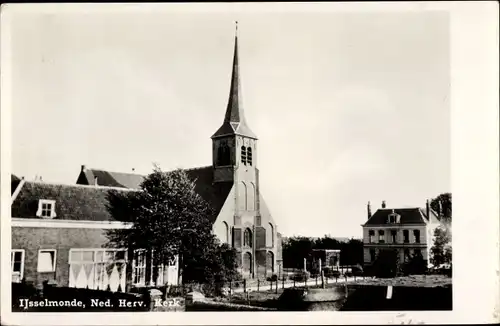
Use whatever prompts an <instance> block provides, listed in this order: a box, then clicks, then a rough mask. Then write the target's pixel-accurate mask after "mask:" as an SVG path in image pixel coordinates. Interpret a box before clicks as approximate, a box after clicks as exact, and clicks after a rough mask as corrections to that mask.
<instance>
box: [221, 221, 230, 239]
mask: <svg viewBox="0 0 500 326" xmlns="http://www.w3.org/2000/svg"><path fill="white" fill-rule="evenodd" d="M222 224H223V226H224V235H223V236H222V239H223V241H224V242H225V243H229V225H227V223H226V222H222Z"/></svg>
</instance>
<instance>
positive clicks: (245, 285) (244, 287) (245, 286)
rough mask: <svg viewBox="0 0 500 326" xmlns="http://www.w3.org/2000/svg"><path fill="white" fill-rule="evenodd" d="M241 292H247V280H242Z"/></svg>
mask: <svg viewBox="0 0 500 326" xmlns="http://www.w3.org/2000/svg"><path fill="white" fill-rule="evenodd" d="M243 292H247V279H246V278H244V279H243Z"/></svg>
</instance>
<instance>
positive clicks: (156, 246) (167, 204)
mask: <svg viewBox="0 0 500 326" xmlns="http://www.w3.org/2000/svg"><path fill="white" fill-rule="evenodd" d="M194 188H195V185H194V183H193V182H192V181H191V180H190V179H189V177H188V175H187V174H186V173H185V172H184V171H183V170H180V169H178V170H175V171H172V172H169V173H165V172H162V171H161V170H160V169H159V168H158V167H155V168H154V171H153V173H151V174H150V175H148V176H147V177H146V178H145V179H144V181H143V182H142V183H141V185H140V191H110V192H109V194H108V203H109V205H108V210H109V212H110V213H111V215H112V216H113V217H114V218H115V219H117V220H120V221H124V222H131V223H132V227H131V228H130V229H121V230H111V231H109V232H108V234H107V235H108V239H109V242H110V244H111V245H112V246H115V247H116V246H119V247H128V248H129V249H130V251H133V250H136V249H144V250H146V251H147V252H148V254H149V255H151V260H152V262H153V264H154V265H161V264H168V263H169V262H170V261H171V260H172V259H173V258H174V257H176V256H178V257H179V260H180V261H179V267H180V275H181V276H182V278H183V281H184V280H185V281H190V282H200V283H204V282H215V281H222V280H225V279H226V278H227V276H226V275H221V273H226V272H227V273H229V276H228V277H233V274H234V271H235V256H234V254H233V253H232V252H231V250H229V249H228V248H227V246H221V245H220V244H219V243H218V241H217V239H216V237H215V236H214V235H213V234H212V224H211V222H210V219H209V218H210V217H211V216H212V214H213V211H212V210H211V208H210V206H209V204H208V203H206V202H205V201H204V200H203V199H202V198H201V197H200V196H199V195H198V194H197V193H196V192H195V190H194ZM155 272H156V269H154V270H153V273H155ZM153 279H156V275H153Z"/></svg>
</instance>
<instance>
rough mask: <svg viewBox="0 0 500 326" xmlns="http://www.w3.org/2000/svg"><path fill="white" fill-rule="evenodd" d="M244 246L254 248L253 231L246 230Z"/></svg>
mask: <svg viewBox="0 0 500 326" xmlns="http://www.w3.org/2000/svg"><path fill="white" fill-rule="evenodd" d="M243 246H244V247H250V248H251V247H252V231H250V229H245V232H244V234H243Z"/></svg>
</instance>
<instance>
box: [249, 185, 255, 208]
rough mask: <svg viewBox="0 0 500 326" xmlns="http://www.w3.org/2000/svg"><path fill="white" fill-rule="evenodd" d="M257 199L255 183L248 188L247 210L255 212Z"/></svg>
mask: <svg viewBox="0 0 500 326" xmlns="http://www.w3.org/2000/svg"><path fill="white" fill-rule="evenodd" d="M255 198H256V193H255V185H254V184H253V182H250V185H249V186H248V196H247V210H249V211H254V210H255V207H256V205H255Z"/></svg>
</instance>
